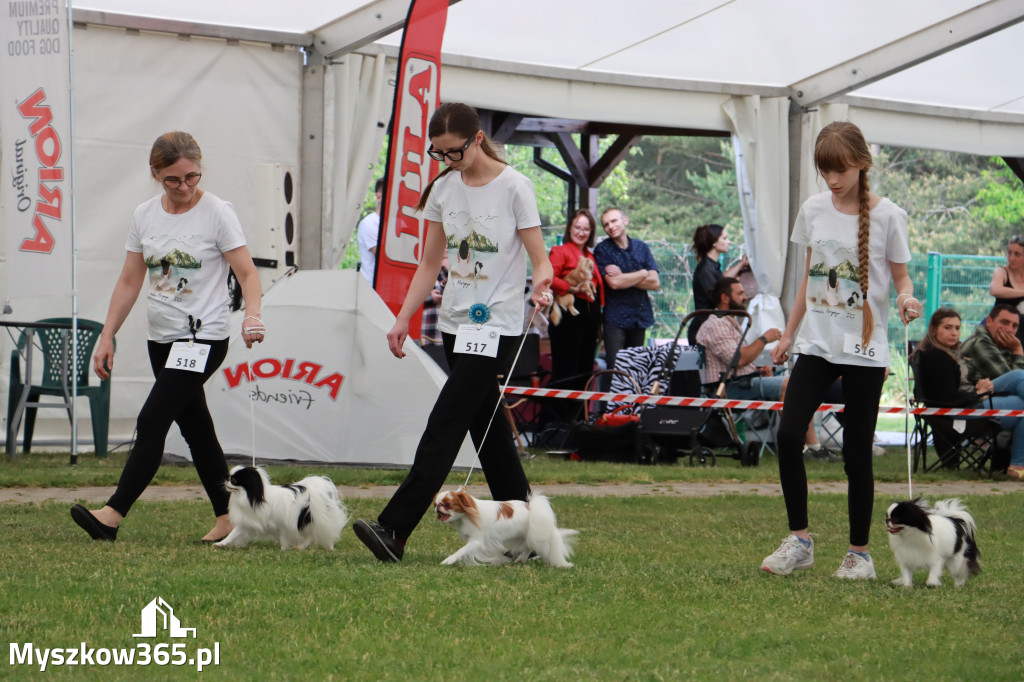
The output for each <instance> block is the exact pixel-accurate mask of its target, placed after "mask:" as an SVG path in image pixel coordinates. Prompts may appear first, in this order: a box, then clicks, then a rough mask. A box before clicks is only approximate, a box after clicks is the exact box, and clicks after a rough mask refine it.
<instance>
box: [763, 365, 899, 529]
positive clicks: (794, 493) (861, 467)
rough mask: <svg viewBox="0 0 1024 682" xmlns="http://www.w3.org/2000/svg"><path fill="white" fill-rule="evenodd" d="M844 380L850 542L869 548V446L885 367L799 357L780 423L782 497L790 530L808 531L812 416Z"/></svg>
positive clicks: (872, 496) (872, 493)
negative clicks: (807, 446)
mask: <svg viewBox="0 0 1024 682" xmlns="http://www.w3.org/2000/svg"><path fill="white" fill-rule="evenodd" d="M840 377H842V385H843V395H844V396H845V398H846V403H845V404H846V407H845V408H843V414H844V415H845V419H844V424H843V467H844V469H845V470H846V479H847V507H848V510H849V515H850V544H851V545H854V546H860V545H866V544H868V536H869V534H870V530H871V511H872V508H873V506H874V501H875V479H874V470H873V461H872V455H871V446H872V445H873V440H874V435H875V424H876V423H877V422H878V403H879V401H880V400H881V397H882V384H883V383H884V382H885V368H884V367H863V366H860V365H839V364H834V363H831V362H829V361H827V360H825V359H823V358H820V357H818V356H816V355H801V356H799V357H798V358H797V360H796V365H795V366H794V367H793V373H792V374H791V375H790V377H789V387H788V388H787V389H786V399H785V402H784V404H783V406H782V421H781V422H780V424H779V478H780V479H781V482H782V494H783V496H784V497H785V498H786V513H787V515H788V516H789V529H790V530H802V529H804V528H807V526H808V522H807V469H806V468H805V467H804V457H803V446H804V436H805V435H806V434H807V426H808V425H809V424H810V423H811V419H813V418H814V412H815V410H817V409H818V406H819V405H821V404H822V402H823V398H824V396H825V394H826V392H827V391H828V389H829V388H830V387H831V386H832V384H833V382H835V380H836V379H837V378H840Z"/></svg>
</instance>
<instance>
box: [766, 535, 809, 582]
mask: <svg viewBox="0 0 1024 682" xmlns="http://www.w3.org/2000/svg"><path fill="white" fill-rule="evenodd" d="M813 565H814V540H811V545H810V547H805V546H804V543H802V542H800V538H798V537H797V536H795V535H790V536H788V537H787V538H786V539H785V540H783V541H782V544H781V545H779V548H778V549H777V550H775V552H773V553H772V554H771V555H769V556H767V557H765V559H764V561H762V562H761V570H762V571H768V572H769V573H774V574H775V575H789V574H790V573H792V572H793V571H802V570H804V569H808V568H810V567H811V566H813Z"/></svg>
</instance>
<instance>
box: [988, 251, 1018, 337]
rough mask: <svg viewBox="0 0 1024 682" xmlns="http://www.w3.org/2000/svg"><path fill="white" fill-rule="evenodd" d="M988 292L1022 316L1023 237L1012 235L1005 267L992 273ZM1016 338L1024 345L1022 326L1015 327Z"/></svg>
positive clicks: (1001, 266) (998, 268)
mask: <svg viewBox="0 0 1024 682" xmlns="http://www.w3.org/2000/svg"><path fill="white" fill-rule="evenodd" d="M988 292H989V293H990V294H992V296H993V297H995V299H996V301H995V302H996V303H997V304H999V303H1003V304H1005V305H1008V306H1011V307H1013V308H1016V309H1017V312H1019V313H1021V314H1022V315H1024V237H1022V236H1020V235H1014V236H1012V237H1010V242H1009V243H1008V244H1007V245H1006V265H1000V266H998V267H997V268H996V269H995V270H994V271H993V272H992V282H991V284H989V285H988ZM1017 338H1018V339H1020V341H1021V343H1024V325H1021V326H1020V327H1017Z"/></svg>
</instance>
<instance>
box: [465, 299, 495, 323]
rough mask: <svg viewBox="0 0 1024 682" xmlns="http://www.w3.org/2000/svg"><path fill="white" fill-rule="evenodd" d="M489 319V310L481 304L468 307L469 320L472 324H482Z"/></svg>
mask: <svg viewBox="0 0 1024 682" xmlns="http://www.w3.org/2000/svg"><path fill="white" fill-rule="evenodd" d="M489 319H491V309H490V308H488V307H487V306H486V305H484V304H483V303H474V304H473V305H471V306H470V307H469V320H470V322H473V323H474V324H483V323H484V322H486V321H487V320H489Z"/></svg>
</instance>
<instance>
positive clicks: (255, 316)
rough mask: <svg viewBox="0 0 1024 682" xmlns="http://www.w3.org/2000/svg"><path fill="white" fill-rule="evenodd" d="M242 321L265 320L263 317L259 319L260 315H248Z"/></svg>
mask: <svg viewBox="0 0 1024 682" xmlns="http://www.w3.org/2000/svg"><path fill="white" fill-rule="evenodd" d="M242 319H243V320H259V321H260V322H262V321H263V319H262V318H261V317H259V316H258V315H246V316H245V317H243V318H242Z"/></svg>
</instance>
